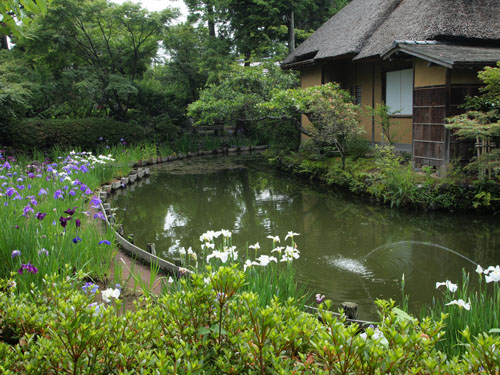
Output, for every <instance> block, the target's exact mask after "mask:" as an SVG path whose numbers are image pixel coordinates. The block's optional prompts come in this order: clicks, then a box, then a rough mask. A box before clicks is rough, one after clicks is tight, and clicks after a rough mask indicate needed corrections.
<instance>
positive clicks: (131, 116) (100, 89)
mask: <svg viewBox="0 0 500 375" xmlns="http://www.w3.org/2000/svg"><path fill="white" fill-rule="evenodd" d="M346 2H347V1H345V0H338V1H334V2H331V1H327V2H325V1H324V0H301V1H298V2H291V3H290V2H283V1H281V0H279V1H278V0H276V1H271V2H257V1H255V2H254V1H252V2H249V3H245V4H244V5H243V6H242V5H241V4H240V3H239V2H236V1H231V0H217V1H216V0H213V1H212V0H210V1H198V0H195V1H193V0H188V1H187V2H186V4H187V5H188V8H189V17H188V20H187V21H186V22H185V23H178V24H176V25H175V26H173V24H174V23H176V18H177V17H178V16H179V13H178V12H177V11H176V10H175V9H173V8H168V7H166V8H165V10H163V11H161V12H149V11H147V10H145V9H143V8H141V6H140V5H138V4H134V3H132V2H126V3H124V4H121V5H118V4H116V3H114V2H111V1H109V0H98V1H91V0H83V1H77V0H53V1H36V2H35V1H21V0H19V1H18V0H12V1H10V0H9V1H7V2H2V5H1V6H0V12H2V15H3V18H4V19H5V20H6V21H4V23H2V25H6V26H7V28H3V29H1V30H0V38H1V39H0V40H1V41H2V44H1V46H0V49H4V50H2V51H1V52H2V56H1V59H0V73H1V74H0V88H1V90H0V136H2V135H3V138H2V140H1V141H0V142H1V143H2V144H4V145H8V144H9V141H10V138H8V137H7V134H6V133H7V131H6V126H7V124H8V125H9V128H10V130H12V126H16V125H17V124H18V123H19V122H20V120H22V119H23V118H31V119H36V121H38V119H84V118H96V117H103V118H106V117H109V118H113V119H115V120H118V121H121V122H125V123H134V124H137V125H139V126H142V127H143V128H145V134H146V137H148V138H149V139H151V140H153V139H154V140H155V141H157V142H168V143H172V142H174V141H175V139H176V138H177V137H178V136H179V135H180V134H181V130H182V129H184V130H185V131H188V130H190V129H191V128H190V119H189V118H188V116H187V113H186V108H187V105H188V104H190V103H192V102H194V101H196V100H198V99H199V97H200V90H202V89H203V88H205V87H207V85H215V84H218V83H219V82H220V81H221V79H224V78H223V77H225V73H226V72H228V71H231V70H233V71H234V68H233V67H234V64H235V63H236V62H237V61H239V63H241V60H238V59H239V56H240V55H241V54H242V55H244V56H245V59H246V62H245V65H249V62H250V61H264V60H266V59H268V58H270V57H274V58H276V59H278V60H279V59H282V58H283V57H284V55H285V54H286V53H287V52H286V47H285V45H286V44H287V43H288V44H289V45H294V44H295V42H294V41H293V40H294V39H295V31H297V36H298V37H297V38H298V40H300V38H301V37H302V38H303V37H304V36H305V35H307V33H310V32H311V31H312V30H314V29H315V28H317V27H318V26H319V25H320V24H321V23H323V22H324V21H325V20H326V19H328V18H329V17H330V16H331V15H332V14H333V13H335V12H336V11H338V10H339V9H340V8H341V7H342V6H344V5H345V3H346ZM319 9H321V12H319V11H317V10H319ZM14 19H17V20H20V19H22V20H23V22H24V23H23V24H18V25H15V24H14V23H12V22H11V21H12V20H14ZM287 29H288V30H287ZM7 35H9V36H10V37H11V39H12V41H11V43H8V42H7ZM290 35H293V38H292V39H290ZM290 40H292V42H290ZM9 44H10V47H12V49H10V50H8V49H7V47H8V45H9ZM241 64H242V63H241ZM242 65H243V64H242ZM274 70H279V69H278V68H277V67H276V68H275V69H274ZM248 74H249V75H251V74H252V73H251V72H249V73H248ZM275 83H276V81H275ZM288 83H289V80H288V79H287V81H286V82H284V83H283V84H282V85H281V87H290V86H287V85H288ZM211 87H213V86H211ZM224 125H225V126H226V127H227V126H231V124H224ZM276 127H283V133H285V134H288V135H287V136H289V137H291V138H294V140H293V142H282V143H283V144H288V145H289V147H290V148H296V147H297V146H298V143H297V140H298V136H297V132H296V131H292V130H293V128H291V127H290V126H289V124H288V123H285V124H281V123H279V124H277V123H276V122H273V123H267V124H264V123H263V122H261V123H260V124H259V126H254V127H253V129H252V131H251V132H250V133H251V134H248V135H249V136H251V137H252V138H254V139H259V141H261V142H273V141H282V137H280V135H279V134H276V131H275V130H276ZM10 130H9V132H10ZM292 133H293V134H292ZM235 134H239V133H238V132H236V133H235ZM14 143H15V146H17V143H16V142H14Z"/></svg>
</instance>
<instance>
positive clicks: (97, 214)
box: [94, 211, 104, 220]
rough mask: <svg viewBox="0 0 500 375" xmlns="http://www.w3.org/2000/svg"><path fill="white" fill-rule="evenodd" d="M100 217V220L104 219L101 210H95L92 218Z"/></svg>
mask: <svg viewBox="0 0 500 375" xmlns="http://www.w3.org/2000/svg"><path fill="white" fill-rule="evenodd" d="M97 218H99V219H101V220H104V215H103V214H102V212H101V211H99V212H97V213H96V214H94V219H97Z"/></svg>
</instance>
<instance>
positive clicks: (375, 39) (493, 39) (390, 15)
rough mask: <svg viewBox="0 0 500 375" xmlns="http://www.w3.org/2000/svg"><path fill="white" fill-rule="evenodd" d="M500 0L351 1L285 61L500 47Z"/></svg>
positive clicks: (288, 65) (291, 65)
mask: <svg viewBox="0 0 500 375" xmlns="http://www.w3.org/2000/svg"><path fill="white" fill-rule="evenodd" d="M499 9H500V0H424V1H422V0H352V2H351V3H349V4H348V5H347V6H346V7H345V8H344V9H342V10H341V11H340V12H338V13H337V14H336V15H335V16H333V17H332V18H331V19H330V20H329V21H327V22H326V23H325V24H323V25H322V26H321V27H320V28H319V29H318V30H317V31H316V32H315V33H314V34H312V35H311V36H310V37H309V38H308V39H307V40H306V41H305V42H304V43H302V44H301V45H300V46H299V47H298V48H297V49H296V50H295V51H294V52H293V53H291V54H290V55H289V56H288V57H287V58H286V59H285V60H284V61H283V64H282V66H283V67H284V68H294V67H300V66H302V65H305V64H311V63H316V62H318V61H321V60H326V59H340V58H342V59H345V58H349V59H353V60H359V59H366V58H370V57H381V56H382V55H383V54H384V53H386V52H387V51H388V50H389V49H390V47H391V45H392V44H393V42H394V41H395V40H413V41H416V40H438V41H447V42H455V43H461V44H462V43H466V44H469V45H476V46H477V45H482V44H487V45H489V46H494V47H500V11H499Z"/></svg>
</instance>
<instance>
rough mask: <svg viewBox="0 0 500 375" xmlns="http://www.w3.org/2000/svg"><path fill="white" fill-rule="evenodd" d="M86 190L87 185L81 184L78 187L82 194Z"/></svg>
mask: <svg viewBox="0 0 500 375" xmlns="http://www.w3.org/2000/svg"><path fill="white" fill-rule="evenodd" d="M86 189H87V185H85V184H82V186H80V190H81V191H82V192H84V191H85V190H86Z"/></svg>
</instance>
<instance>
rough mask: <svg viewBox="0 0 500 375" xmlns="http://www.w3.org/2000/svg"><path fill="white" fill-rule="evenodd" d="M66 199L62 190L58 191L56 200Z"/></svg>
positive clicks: (55, 195)
mask: <svg viewBox="0 0 500 375" xmlns="http://www.w3.org/2000/svg"><path fill="white" fill-rule="evenodd" d="M59 198H60V199H64V195H63V192H62V190H61V189H57V190H56V192H55V193H54V199H59Z"/></svg>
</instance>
